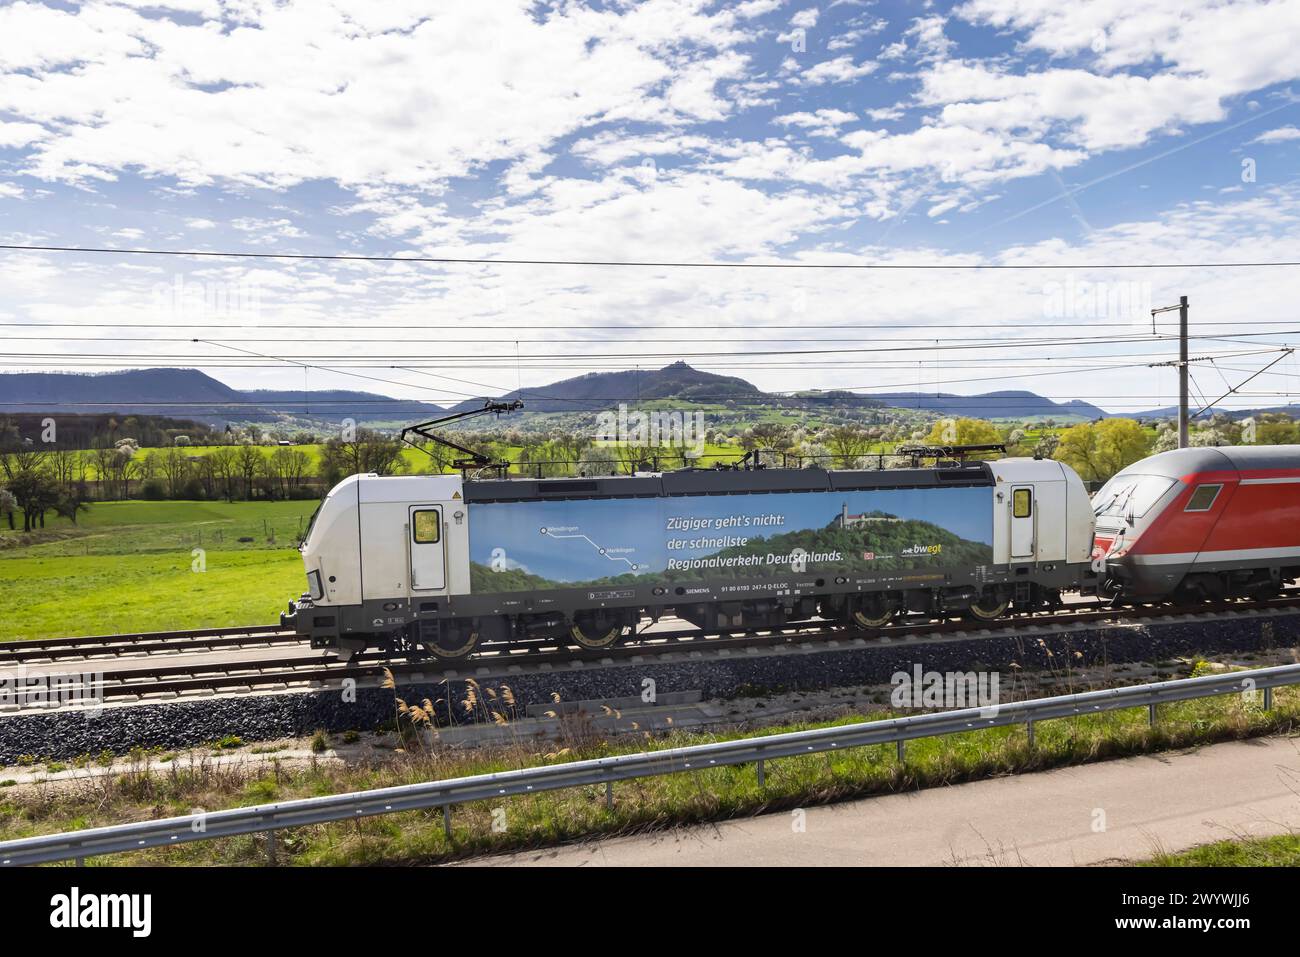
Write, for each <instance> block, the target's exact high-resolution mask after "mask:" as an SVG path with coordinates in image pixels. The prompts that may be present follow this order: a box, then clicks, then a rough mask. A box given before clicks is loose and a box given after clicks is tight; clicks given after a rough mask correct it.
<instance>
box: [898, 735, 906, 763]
mask: <svg viewBox="0 0 1300 957" xmlns="http://www.w3.org/2000/svg"><path fill="white" fill-rule="evenodd" d="M906 760H907V742H905V741H904V740H903V739H902V738H899V739H898V763H899V764H902V763H904V762H905V761H906Z"/></svg>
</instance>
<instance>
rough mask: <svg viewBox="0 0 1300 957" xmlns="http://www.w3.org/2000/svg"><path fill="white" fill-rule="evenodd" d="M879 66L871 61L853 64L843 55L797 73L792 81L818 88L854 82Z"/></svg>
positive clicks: (873, 71) (851, 59) (846, 55)
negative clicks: (824, 84) (831, 84)
mask: <svg viewBox="0 0 1300 957" xmlns="http://www.w3.org/2000/svg"><path fill="white" fill-rule="evenodd" d="M787 62H789V61H787ZM879 66H880V65H879V64H878V63H874V62H872V61H871V60H864V61H863V62H861V63H854V62H853V57H852V56H850V55H848V54H845V55H844V56H840V57H836V58H835V59H833V60H823V61H822V62H820V63H818V64H816V65H814V66H812V67H809V68H808V69H807V70H803V71H802V72H800V73H797V74H796V75H795V76H794V78H793V79H794V82H795V83H798V84H800V85H802V86H820V85H821V84H823V83H847V82H849V81H850V80H856V79H859V78H861V77H864V76H869V75H870V74H872V73H875V72H876V70H877V69H878V68H879Z"/></svg>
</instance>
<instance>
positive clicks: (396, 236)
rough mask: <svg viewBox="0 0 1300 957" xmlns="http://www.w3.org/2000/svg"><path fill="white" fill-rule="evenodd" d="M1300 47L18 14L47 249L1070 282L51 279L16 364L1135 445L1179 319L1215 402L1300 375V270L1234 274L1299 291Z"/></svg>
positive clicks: (33, 212) (15, 216) (857, 1)
mask: <svg viewBox="0 0 1300 957" xmlns="http://www.w3.org/2000/svg"><path fill="white" fill-rule="evenodd" d="M1297 36H1300V0H1278V2H1254V0H1239V2H1237V0H1147V2H1144V3H1142V4H1138V5H1134V4H1133V3H1131V2H1119V0H1091V2H1089V3H1086V4H1063V3H1060V2H1059V0H970V2H966V3H959V4H956V5H944V4H939V3H910V2H885V0H880V2H871V0H825V2H821V3H807V2H803V0H794V2H782V0H748V2H742V3H733V4H724V3H706V2H698V0H650V2H645V3H631V2H627V3H624V2H610V3H591V4H582V3H564V2H556V3H542V2H538V3H528V2H522V0H519V2H515V0H476V2H474V3H433V2H423V3H407V2H402V0H385V2H383V3H374V2H360V0H355V2H346V0H334V2H330V0H316V2H311V3H306V2H301V3H300V2H259V0H230V2H226V0H172V2H167V0H160V2H148V3H146V2H135V0H118V2H106V0H105V2H91V3H84V4H75V3H45V4H40V3H31V2H17V3H0V242H3V243H6V244H10V245H20V246H22V245H55V246H73V247H83V248H84V247H96V248H110V249H129V248H157V249H170V250H214V251H217V250H225V251H229V250H238V251H246V252H255V253H296V254H313V255H345V256H384V257H398V258H410V257H435V258H456V259H474V260H502V259H515V260H583V261H589V260H598V261H601V262H651V263H749V264H754V263H784V264H796V263H797V264H822V265H844V264H865V263H870V264H893V265H927V266H945V267H949V266H953V267H956V266H963V267H970V266H983V267H990V266H999V267H1007V266H1015V267H1036V266H1037V267H1041V266H1046V265H1059V266H1068V267H1070V268H1066V269H1056V270H1045V269H1041V268H1015V269H1007V268H998V269H990V268H982V269H970V268H964V269H963V268H944V269H933V268H931V269H925V270H914V269H896V270H878V271H871V270H843V269H841V270H831V269H822V268H815V269H771V268H734V267H716V268H715V267H711V268H682V267H680V266H670V265H657V266H642V267H626V266H613V265H491V264H474V263H471V264H454V265H449V264H433V263H409V262H406V263H404V262H357V261H332V262H331V261H322V260H276V259H261V260H222V259H207V260H195V259H187V258H156V257H138V256H126V255H117V254H82V253H74V254H69V253H37V252H27V251H13V250H10V251H0V323H3V325H0V329H2V330H3V332H4V343H5V345H4V348H3V349H0V353H2V356H0V369H4V370H9V371H13V370H17V369H37V368H77V369H110V368H124V367H140V366H149V365H159V364H169V365H184V366H193V367H198V368H203V369H204V370H205V371H207V372H209V373H210V374H212V375H214V376H216V377H218V378H220V379H222V380H223V381H226V382H229V383H231V384H233V385H236V386H237V387H262V388H277V387H278V388H290V389H297V388H301V387H302V385H303V383H304V382H306V383H307V385H308V386H309V387H311V388H359V389H368V390H373V391H381V392H385V393H388V394H393V395H403V396H410V397H422V398H426V399H429V400H432V401H444V402H450V401H457V400H459V399H461V398H463V397H465V396H466V395H478V394H482V393H483V392H485V391H492V392H494V393H496V392H504V391H506V390H509V389H513V388H516V387H517V386H518V385H519V384H520V383H522V384H523V385H524V386H525V387H528V386H534V385H540V384H542V383H545V382H549V381H553V380H554V379H557V378H561V377H564V376H568V375H574V374H579V373H582V372H587V371H594V370H601V369H610V368H630V367H640V368H655V367H658V366H661V365H664V364H666V363H668V362H671V361H674V360H675V359H678V358H684V359H686V361H688V362H690V363H691V364H693V365H696V366H698V367H700V368H704V369H709V370H713V371H717V372H725V373H728V374H736V375H743V376H745V377H746V378H748V379H750V380H751V381H753V382H755V383H756V384H758V385H759V386H761V387H763V388H767V389H773V390H787V389H798V388H819V387H820V388H832V387H835V388H855V389H860V390H862V391H863V392H864V393H868V394H869V393H870V392H872V391H880V390H882V389H909V390H914V389H917V388H920V389H923V390H925V391H934V390H936V389H942V390H943V391H950V392H964V393H975V392H987V391H992V390H1000V389H1033V390H1035V391H1039V392H1043V393H1046V394H1049V395H1052V396H1053V397H1055V398H1062V399H1068V398H1083V399H1087V400H1090V401H1093V402H1095V403H1096V404H1098V405H1100V406H1102V407H1104V408H1107V409H1112V410H1123V409H1139V408H1150V407H1152V406H1158V405H1167V404H1169V403H1170V402H1171V401H1173V400H1174V399H1175V398H1176V380H1175V374H1174V372H1173V370H1171V369H1167V368H1166V369H1159V370H1152V369H1149V368H1148V367H1147V364H1148V363H1150V362H1153V361H1160V360H1163V359H1167V358H1169V357H1170V356H1172V355H1173V354H1174V352H1175V349H1176V346H1175V344H1174V343H1172V342H1171V341H1169V340H1168V339H1167V338H1165V337H1167V336H1168V335H1169V334H1171V333H1172V332H1173V331H1175V326H1174V325H1171V320H1174V318H1175V317H1173V316H1171V315H1165V316H1162V317H1161V318H1160V320H1159V325H1158V326H1157V333H1158V335H1159V336H1160V338H1158V339H1153V337H1152V322H1151V318H1150V316H1149V311H1150V309H1151V307H1153V306H1163V305H1166V304H1169V303H1171V302H1176V301H1177V298H1178V296H1180V295H1187V296H1189V297H1190V299H1191V302H1192V309H1191V317H1192V321H1193V323H1194V325H1193V334H1194V335H1195V336H1197V337H1198V338H1197V339H1196V340H1194V341H1193V343H1192V352H1193V355H1196V356H1206V357H1210V356H1212V357H1215V361H1213V362H1210V361H1206V362H1204V363H1199V364H1198V365H1197V366H1196V368H1195V371H1194V378H1195V383H1196V389H1197V392H1198V394H1204V395H1205V396H1206V398H1207V399H1214V398H1216V397H1217V396H1218V395H1220V394H1221V393H1223V392H1225V391H1227V390H1228V389H1229V388H1231V387H1232V386H1234V385H1237V384H1238V383H1240V382H1241V381H1242V380H1243V379H1245V378H1246V377H1247V376H1248V375H1250V374H1251V373H1252V372H1254V371H1256V370H1258V369H1259V368H1261V367H1262V366H1263V365H1265V364H1266V363H1268V362H1270V361H1272V360H1273V358H1275V357H1276V355H1277V353H1276V352H1272V353H1270V352H1269V350H1276V349H1277V348H1279V345H1280V344H1285V343H1300V318H1295V316H1294V314H1295V306H1294V305H1293V303H1294V301H1295V299H1296V298H1297V293H1300V281H1298V279H1297V277H1298V276H1300V269H1294V268H1267V267H1256V268H1249V269H1247V268H1229V267H1226V266H1223V265H1219V266H1214V265H1209V266H1206V265H1202V264H1215V263H1218V264H1222V263H1242V262H1252V263H1258V262H1276V261H1285V260H1300V242H1298V240H1300V180H1298V179H1297V172H1298V171H1300V169H1298V164H1297V156H1298V152H1300V44H1297V43H1296V42H1295V38H1296V37H1297ZM1153 263H1155V264H1174V265H1172V266H1169V267H1167V268H1159V269H1141V268H1133V267H1135V266H1137V265H1139V264H1153ZM1126 266H1127V267H1129V268H1122V267H1126ZM194 339H200V340H202V341H200V342H194V341H192V340H194ZM1063 340H1071V341H1068V342H1067V341H1063ZM376 380H377V381H376ZM1291 389H1295V390H1297V391H1300V362H1298V361H1297V360H1295V359H1292V358H1287V359H1284V360H1283V361H1282V362H1280V363H1279V364H1278V365H1276V366H1274V367H1273V368H1272V369H1271V370H1270V371H1269V372H1268V373H1266V374H1264V375H1261V376H1259V377H1258V378H1256V379H1253V380H1252V381H1251V382H1250V383H1249V384H1247V385H1246V386H1244V387H1243V389H1242V392H1243V393H1245V395H1244V396H1243V397H1241V398H1239V399H1235V400H1230V401H1228V402H1227V403H1225V404H1228V405H1232V404H1236V405H1238V406H1248V405H1261V404H1265V405H1273V404H1282V403H1286V402H1288V401H1290V398H1291V396H1290V391H1289V390H1291Z"/></svg>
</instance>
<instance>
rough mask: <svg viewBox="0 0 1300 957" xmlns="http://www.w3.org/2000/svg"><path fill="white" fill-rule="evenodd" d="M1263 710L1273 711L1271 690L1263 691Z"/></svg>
mask: <svg viewBox="0 0 1300 957" xmlns="http://www.w3.org/2000/svg"><path fill="white" fill-rule="evenodd" d="M1264 710H1265V711H1272V710H1273V689H1272V688H1265V689H1264Z"/></svg>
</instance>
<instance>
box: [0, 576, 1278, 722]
mask: <svg viewBox="0 0 1300 957" xmlns="http://www.w3.org/2000/svg"><path fill="white" fill-rule="evenodd" d="M1297 606H1300V599H1297V598H1295V597H1290V596H1288V597H1285V598H1280V599H1275V600H1274V601H1273V602H1272V603H1270V604H1259V603H1252V604H1251V605H1250V606H1249V607H1247V606H1244V605H1243V606H1227V607H1220V608H1207V609H1203V610H1201V611H1200V612H1199V617H1203V618H1207V619H1209V618H1213V617H1215V616H1218V615H1224V614H1228V615H1249V614H1251V613H1256V614H1260V615H1265V614H1267V613H1268V612H1269V611H1277V612H1284V611H1287V610H1290V609H1293V608H1295V607H1297ZM1188 614H1189V612H1188V611H1187V610H1186V609H1184V608H1165V607H1150V608H1140V609H1101V610H1099V609H1097V608H1096V607H1095V606H1079V610H1077V611H1073V612H1068V611H1067V613H1065V614H1053V615H1048V614H1043V615H1041V616H1030V617H1024V618H1008V619H1002V620H1000V621H997V622H987V623H986V622H968V621H960V620H958V621H951V620H950V621H937V622H936V621H933V620H927V621H925V622H917V623H913V624H909V625H905V626H903V625H896V626H892V627H890V628H887V629H884V630H875V631H868V630H863V629H856V628H853V627H846V626H844V625H832V624H831V623H826V622H817V621H814V622H799V623H795V624H789V625H784V626H779V627H771V628H766V629H762V630H757V631H755V632H750V633H748V634H742V635H737V634H735V633H734V632H703V631H700V630H698V629H694V628H691V629H679V630H674V631H670V632H658V633H651V634H645V635H642V636H641V637H640V638H639V639H635V640H632V641H629V642H625V643H623V644H621V645H618V646H616V647H612V648H606V649H580V648H558V649H554V650H546V649H547V648H548V647H551V643H550V642H547V641H544V640H542V641H539V642H537V643H536V646H535V647H525V648H522V649H520V648H518V647H516V648H514V649H513V650H503V651H501V652H500V653H499V654H496V655H493V656H490V657H476V658H465V659H459V660H456V659H453V660H439V659H436V658H410V659H406V660H395V659H393V658H389V657H386V656H385V655H383V654H382V653H379V652H374V651H371V652H365V653H363V654H361V655H358V656H356V657H354V658H353V659H352V660H351V661H349V662H342V661H339V660H337V659H333V658H324V659H322V658H320V657H309V656H301V657H277V658H262V659H249V660H246V661H232V662H223V663H212V664H205V663H201V662H194V663H188V664H168V665H153V666H150V667H147V668H131V669H128V670H123V671H119V672H114V671H113V665H115V664H116V663H117V660H116V659H113V660H98V659H93V658H90V659H86V660H85V662H86V663H85V665H84V666H81V667H78V668H77V671H76V674H78V675H82V676H84V675H86V674H92V673H93V674H96V675H97V676H98V677H96V679H95V680H94V687H93V689H92V688H89V687H87V688H86V690H87V691H88V693H89V692H91V691H93V693H90V694H89V699H90V700H93V701H94V702H95V703H96V704H101V703H103V702H107V701H112V700H115V699H122V698H128V697H130V698H136V697H141V696H159V695H165V694H184V693H187V692H203V691H207V692H219V691H221V690H223V689H234V688H243V687H247V688H253V687H266V686H274V685H290V684H293V685H302V684H312V683H317V682H327V681H333V680H338V679H342V678H354V679H370V678H375V679H377V678H378V677H380V676H381V675H382V673H383V671H384V669H385V668H387V669H388V670H390V671H391V672H392V673H393V674H394V675H397V676H399V677H405V676H408V675H413V674H419V675H423V676H424V677H425V679H427V680H431V681H434V682H437V681H442V680H447V679H453V680H455V679H458V678H460V677H461V676H462V675H463V674H466V673H467V672H466V669H467V668H470V669H474V670H477V669H478V668H483V667H494V666H495V667H503V666H507V665H517V664H524V665H529V666H533V665H541V664H545V663H551V664H555V663H559V662H573V661H583V662H591V663H598V664H606V663H609V664H613V663H615V662H617V661H622V660H629V659H633V658H656V657H659V656H667V655H671V654H681V653H682V652H690V653H707V652H717V651H724V650H740V649H746V648H771V647H777V646H781V645H809V644H813V643H816V642H825V643H827V644H829V643H830V642H832V641H840V642H854V641H859V640H862V641H872V640H874V639H879V638H886V637H892V638H893V639H894V640H895V641H897V644H895V645H891V647H895V648H904V647H907V646H909V645H911V644H922V643H926V642H929V641H933V640H936V639H943V638H945V637H950V636H953V635H955V634H960V633H963V632H975V633H974V634H973V635H972V636H971V637H973V638H974V639H976V640H980V639H983V638H993V637H998V636H1005V635H1007V634H1011V633H1014V632H1015V631H1016V630H1017V629H1020V628H1024V627H1026V626H1029V627H1036V628H1039V629H1046V630H1048V631H1056V632H1065V631H1067V630H1068V629H1069V628H1071V627H1077V626H1079V625H1085V624H1090V623H1097V622H1102V623H1104V622H1114V623H1115V624H1116V625H1120V626H1122V625H1125V624H1132V623H1137V622H1140V621H1148V620H1158V619H1164V618H1176V617H1179V616H1185V615H1188ZM1190 614H1194V615H1197V614H1198V613H1195V612H1193V613H1190ZM1036 633H1037V634H1039V635H1040V636H1041V635H1042V634H1043V632H1042V631H1039V632H1036ZM5 664H6V663H5V662H3V661H0V668H2V667H3V666H4V665H5ZM44 664H45V663H35V662H34V663H33V665H32V667H33V668H34V669H36V670H35V671H34V672H33V674H44V673H46V672H45V669H44V668H43V665H44ZM49 664H50V665H51V666H52V667H53V666H56V665H59V666H67V665H68V663H67V662H50V663H49ZM101 670H102V672H103V674H101V673H100V671H101ZM48 673H49V674H50V675H60V674H61V672H58V671H49V672H48ZM0 677H3V671H2V670H0ZM77 687H82V686H80V685H78V686H77ZM67 690H75V688H74V687H73V685H71V684H69V685H68V687H67Z"/></svg>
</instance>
